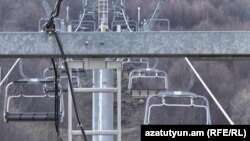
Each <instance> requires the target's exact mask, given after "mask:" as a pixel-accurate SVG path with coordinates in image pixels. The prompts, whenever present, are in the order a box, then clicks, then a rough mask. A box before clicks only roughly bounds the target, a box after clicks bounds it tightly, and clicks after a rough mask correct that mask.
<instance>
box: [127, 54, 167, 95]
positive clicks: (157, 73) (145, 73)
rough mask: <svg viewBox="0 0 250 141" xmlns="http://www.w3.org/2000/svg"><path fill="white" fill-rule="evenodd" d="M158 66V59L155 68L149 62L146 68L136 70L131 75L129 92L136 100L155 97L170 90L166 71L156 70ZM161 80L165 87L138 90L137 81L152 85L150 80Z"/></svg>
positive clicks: (148, 87)
mask: <svg viewBox="0 0 250 141" xmlns="http://www.w3.org/2000/svg"><path fill="white" fill-rule="evenodd" d="M157 65H158V59H157V58H156V59H155V64H154V66H153V67H149V62H147V67H146V68H140V69H135V70H133V71H131V72H130V73H129V81H128V90H129V91H130V92H131V94H132V97H134V98H147V97H148V96H150V95H155V94H157V93H159V92H161V91H166V90H167V89H168V76H167V73H166V72H165V71H162V70H159V69H156V66H157ZM159 79H160V80H161V82H162V83H163V85H158V86H155V87H152V86H151V87H150V86H147V87H145V88H136V87H135V84H134V83H135V82H136V80H144V81H143V82H144V83H145V84H150V83H151V82H152V81H150V80H159Z"/></svg>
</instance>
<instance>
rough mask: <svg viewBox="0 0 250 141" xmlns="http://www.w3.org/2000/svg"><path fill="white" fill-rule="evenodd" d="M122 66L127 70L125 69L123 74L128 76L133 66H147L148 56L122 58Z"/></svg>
mask: <svg viewBox="0 0 250 141" xmlns="http://www.w3.org/2000/svg"><path fill="white" fill-rule="evenodd" d="M121 62H122V68H123V69H124V70H126V71H123V73H122V75H123V77H128V76H129V73H130V71H131V70H130V69H131V67H133V69H134V67H136V69H138V67H140V68H147V66H148V58H122V59H121Z"/></svg>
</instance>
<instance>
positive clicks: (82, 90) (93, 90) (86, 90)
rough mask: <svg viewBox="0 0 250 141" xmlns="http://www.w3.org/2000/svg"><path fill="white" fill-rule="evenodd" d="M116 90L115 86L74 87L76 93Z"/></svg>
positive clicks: (113, 91)
mask: <svg viewBox="0 0 250 141" xmlns="http://www.w3.org/2000/svg"><path fill="white" fill-rule="evenodd" d="M117 91H118V90H117V88H74V92H76V93H88V92H93V93H98V92H104V93H115V92H117Z"/></svg>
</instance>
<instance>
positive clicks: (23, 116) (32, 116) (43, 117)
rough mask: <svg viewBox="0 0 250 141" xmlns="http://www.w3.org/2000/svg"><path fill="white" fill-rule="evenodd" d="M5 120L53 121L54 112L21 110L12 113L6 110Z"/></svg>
mask: <svg viewBox="0 0 250 141" xmlns="http://www.w3.org/2000/svg"><path fill="white" fill-rule="evenodd" d="M5 118H6V121H53V120H55V113H53V112H44V113H42V112H40V113H38V112H23V113H13V112H7V113H6V115H5Z"/></svg>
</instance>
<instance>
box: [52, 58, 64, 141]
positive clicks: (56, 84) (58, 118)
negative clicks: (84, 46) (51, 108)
mask: <svg viewBox="0 0 250 141" xmlns="http://www.w3.org/2000/svg"><path fill="white" fill-rule="evenodd" d="M51 62H52V65H53V69H54V74H55V78H54V83H55V127H56V133H57V140H58V141H62V138H61V137H60V113H59V112H60V110H59V108H60V99H59V88H58V82H59V78H60V77H59V75H58V71H57V68H56V64H55V60H54V59H53V58H51Z"/></svg>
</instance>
